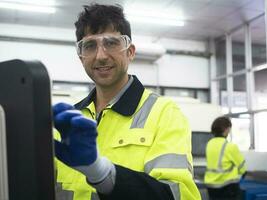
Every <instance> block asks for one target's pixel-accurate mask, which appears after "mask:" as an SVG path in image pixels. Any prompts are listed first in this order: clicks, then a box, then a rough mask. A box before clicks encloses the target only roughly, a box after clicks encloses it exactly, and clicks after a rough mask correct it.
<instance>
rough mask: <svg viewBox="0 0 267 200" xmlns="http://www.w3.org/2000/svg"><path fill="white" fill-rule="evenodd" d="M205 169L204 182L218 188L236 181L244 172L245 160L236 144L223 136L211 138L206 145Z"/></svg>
mask: <svg viewBox="0 0 267 200" xmlns="http://www.w3.org/2000/svg"><path fill="white" fill-rule="evenodd" d="M206 160H207V170H206V173H205V177H204V182H205V184H206V185H207V186H208V187H212V188H220V187H224V186H226V185H228V184H231V183H238V182H239V180H240V176H241V175H242V174H244V173H245V171H246V167H245V160H244V157H243V155H242V154H241V153H240V151H239V149H238V147H237V145H236V144H233V143H231V142H228V141H227V140H226V139H225V138H224V137H214V138H212V139H211V140H210V141H209V142H208V144H207V147H206Z"/></svg>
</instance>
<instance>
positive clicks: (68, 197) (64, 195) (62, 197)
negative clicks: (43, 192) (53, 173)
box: [56, 183, 74, 200]
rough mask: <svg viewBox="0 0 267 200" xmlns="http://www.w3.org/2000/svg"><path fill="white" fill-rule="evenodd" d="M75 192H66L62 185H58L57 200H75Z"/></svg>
mask: <svg viewBox="0 0 267 200" xmlns="http://www.w3.org/2000/svg"><path fill="white" fill-rule="evenodd" d="M73 197H74V192H73V191H69V190H64V189H63V188H62V183H57V185H56V199H57V200H73Z"/></svg>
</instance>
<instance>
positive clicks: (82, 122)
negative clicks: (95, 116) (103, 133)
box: [71, 115, 97, 130]
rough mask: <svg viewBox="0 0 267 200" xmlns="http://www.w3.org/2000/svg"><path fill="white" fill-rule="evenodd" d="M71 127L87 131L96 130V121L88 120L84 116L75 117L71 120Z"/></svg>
mask: <svg viewBox="0 0 267 200" xmlns="http://www.w3.org/2000/svg"><path fill="white" fill-rule="evenodd" d="M71 125H72V127H73V128H77V129H82V130H87V129H96V126H97V124H96V121H95V120H92V119H89V118H86V117H84V116H83V115H79V116H75V117H73V118H72V119H71Z"/></svg>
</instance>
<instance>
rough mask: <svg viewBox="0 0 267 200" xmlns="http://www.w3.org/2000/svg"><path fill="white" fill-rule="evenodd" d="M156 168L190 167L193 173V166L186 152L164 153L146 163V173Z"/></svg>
mask: <svg viewBox="0 0 267 200" xmlns="http://www.w3.org/2000/svg"><path fill="white" fill-rule="evenodd" d="M155 168H169V169H170V168H172V169H175V168H176V169H188V170H189V171H190V172H191V173H192V166H191V165H190V163H189V162H188V160H187V157H186V155H184V154H174V153H173V154H164V155H161V156H159V157H156V158H154V159H153V160H151V161H149V162H147V163H146V164H145V173H147V174H149V173H150V172H151V171H152V170H153V169H155Z"/></svg>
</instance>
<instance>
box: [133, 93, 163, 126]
mask: <svg viewBox="0 0 267 200" xmlns="http://www.w3.org/2000/svg"><path fill="white" fill-rule="evenodd" d="M157 98H158V95H157V94H155V93H151V94H150V95H149V97H148V98H147V99H146V101H145V102H144V104H143V105H142V107H141V108H140V110H139V111H138V112H137V113H135V116H134V119H133V122H132V124H131V128H144V126H145V123H146V120H147V117H148V115H149V113H150V111H151V108H152V107H153V105H154V103H155V102H156V100H157Z"/></svg>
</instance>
